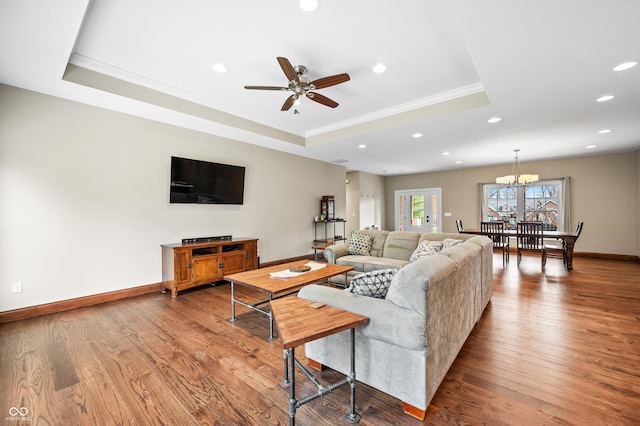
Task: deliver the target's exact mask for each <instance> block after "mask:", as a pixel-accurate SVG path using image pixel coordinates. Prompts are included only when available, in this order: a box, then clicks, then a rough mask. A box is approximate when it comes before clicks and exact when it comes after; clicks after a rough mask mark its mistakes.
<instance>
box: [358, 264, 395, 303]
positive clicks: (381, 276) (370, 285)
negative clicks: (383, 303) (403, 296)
mask: <svg viewBox="0 0 640 426" xmlns="http://www.w3.org/2000/svg"><path fill="white" fill-rule="evenodd" d="M396 272H398V269H397V268H396V269H380V270H378V271H371V272H365V273H364V274H358V275H356V276H355V277H353V279H352V280H351V284H350V285H349V291H350V292H351V293H355V294H360V295H362V296H369V297H375V298H377V299H384V298H385V297H387V290H389V286H390V285H391V280H392V279H393V276H394V275H395V274H396Z"/></svg>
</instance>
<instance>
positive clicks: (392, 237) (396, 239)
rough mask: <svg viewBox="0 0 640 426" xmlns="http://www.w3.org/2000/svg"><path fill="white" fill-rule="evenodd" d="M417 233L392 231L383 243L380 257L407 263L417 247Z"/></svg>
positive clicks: (418, 237) (418, 236)
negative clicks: (382, 251)
mask: <svg viewBox="0 0 640 426" xmlns="http://www.w3.org/2000/svg"><path fill="white" fill-rule="evenodd" d="M418 240H420V233H419V232H403V231H393V232H390V233H389V235H388V236H387V240H386V241H385V243H384V253H383V255H382V257H386V258H388V259H400V260H406V261H408V260H409V258H410V257H411V254H412V253H413V251H414V250H415V249H416V247H418Z"/></svg>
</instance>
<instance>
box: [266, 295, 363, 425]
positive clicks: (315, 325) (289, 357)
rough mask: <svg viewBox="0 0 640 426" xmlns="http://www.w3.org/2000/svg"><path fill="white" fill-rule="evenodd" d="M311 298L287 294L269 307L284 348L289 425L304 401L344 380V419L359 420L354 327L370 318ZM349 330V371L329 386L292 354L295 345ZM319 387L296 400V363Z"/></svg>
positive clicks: (284, 383) (322, 394) (292, 423)
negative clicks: (347, 389) (346, 399)
mask: <svg viewBox="0 0 640 426" xmlns="http://www.w3.org/2000/svg"><path fill="white" fill-rule="evenodd" d="M312 306H313V304H312V302H311V301H309V300H306V299H302V298H300V297H294V296H292V297H286V298H283V299H279V300H274V301H272V302H271V310H272V311H273V313H274V315H275V318H276V325H277V327H278V335H279V336H280V340H282V347H283V348H284V380H283V381H282V383H281V386H283V387H286V386H289V424H290V425H295V416H296V409H297V408H298V407H300V406H301V405H303V404H306V403H307V402H310V401H313V400H314V399H316V398H319V397H321V396H324V395H326V394H327V393H329V392H331V391H333V390H334V389H337V388H339V387H341V386H343V385H346V384H347V383H348V384H349V385H350V387H351V393H350V397H349V412H348V413H347V414H346V420H347V421H348V422H349V423H358V421H360V415H359V414H357V413H356V412H355V409H356V372H355V352H356V346H355V327H357V326H359V325H362V324H366V323H367V322H368V321H369V318H367V317H365V316H363V315H359V314H354V313H353V312H349V311H344V310H342V309H338V308H334V307H332V306H328V305H323V306H321V307H316V308H314V307H312ZM349 329H350V330H351V370H350V372H349V375H348V376H347V377H345V378H344V379H342V380H340V381H339V382H336V383H334V384H331V385H327V386H325V385H323V384H322V383H320V381H318V379H317V378H316V377H314V376H313V374H311V372H310V371H309V370H307V369H306V368H305V367H304V366H303V365H302V364H301V363H300V361H298V360H297V359H296V357H295V347H296V346H300V345H303V344H305V343H306V342H310V341H312V340H316V339H320V338H322V337H326V336H330V335H332V334H335V333H339V332H341V331H345V330H349ZM296 365H297V366H298V368H300V370H302V372H303V373H304V374H305V376H307V377H308V378H309V379H310V380H311V381H312V382H313V383H315V385H316V386H317V387H318V391H317V392H316V393H314V394H312V395H309V396H306V397H304V398H302V399H296V389H295V384H296V379H295V366H296Z"/></svg>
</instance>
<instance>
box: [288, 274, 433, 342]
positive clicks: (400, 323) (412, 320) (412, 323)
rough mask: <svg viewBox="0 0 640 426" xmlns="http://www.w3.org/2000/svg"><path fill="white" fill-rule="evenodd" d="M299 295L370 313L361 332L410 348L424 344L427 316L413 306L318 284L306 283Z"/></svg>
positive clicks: (357, 312) (360, 312)
mask: <svg viewBox="0 0 640 426" xmlns="http://www.w3.org/2000/svg"><path fill="white" fill-rule="evenodd" d="M298 297H300V298H302V299H307V300H311V301H314V302H322V303H326V304H327V305H329V306H333V307H335V308H339V309H344V310H345V311H349V312H354V313H356V314H360V315H364V316H366V317H368V318H369V323H368V324H366V325H364V326H362V333H363V334H364V335H365V336H368V337H370V338H373V339H377V340H382V341H384V342H387V343H392V344H395V345H398V346H402V347H405V348H409V349H424V347H425V342H426V340H425V332H426V318H425V317H424V316H422V315H420V314H419V313H417V312H415V311H413V310H411V309H407V308H403V307H400V306H398V305H396V304H394V303H392V302H390V301H388V300H385V299H376V298H374V297H368V296H361V295H358V294H354V293H351V292H349V291H348V290H341V289H337V288H333V287H328V286H324V285H318V284H310V285H307V286H305V287H303V288H302V289H301V290H300V291H299V292H298Z"/></svg>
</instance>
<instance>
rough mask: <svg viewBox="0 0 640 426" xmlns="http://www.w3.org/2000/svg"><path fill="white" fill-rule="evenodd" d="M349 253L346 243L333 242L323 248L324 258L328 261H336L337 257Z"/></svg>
mask: <svg viewBox="0 0 640 426" xmlns="http://www.w3.org/2000/svg"><path fill="white" fill-rule="evenodd" d="M348 254H349V245H348V244H334V245H332V246H329V247H327V248H326V249H325V250H324V258H325V259H326V260H327V262H329V263H336V261H337V260H338V258H339V257H342V256H346V255H348Z"/></svg>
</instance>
